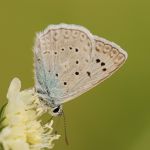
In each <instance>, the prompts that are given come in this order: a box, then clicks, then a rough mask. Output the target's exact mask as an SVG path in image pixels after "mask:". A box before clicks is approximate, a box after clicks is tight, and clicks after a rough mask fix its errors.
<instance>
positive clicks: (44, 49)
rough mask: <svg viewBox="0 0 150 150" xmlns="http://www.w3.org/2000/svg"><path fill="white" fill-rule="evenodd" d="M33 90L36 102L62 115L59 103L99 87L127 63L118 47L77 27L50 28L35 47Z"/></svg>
mask: <svg viewBox="0 0 150 150" xmlns="http://www.w3.org/2000/svg"><path fill="white" fill-rule="evenodd" d="M33 51H34V68H35V69H34V70H35V71H34V72H35V90H36V93H37V94H38V97H39V99H41V100H42V101H43V102H44V103H46V104H47V105H48V106H49V107H50V108H51V110H52V115H53V116H57V115H60V114H61V113H62V104H63V103H65V102H67V101H70V100H72V99H74V98H76V97H78V96H80V95H81V94H83V93H85V92H87V91H89V90H90V89H91V88H93V87H95V86H96V85H98V84H100V83H101V82H102V81H104V80H105V79H107V78H108V77H110V76H111V75H112V74H113V73H114V72H115V71H116V70H118V69H119V68H120V67H121V66H122V65H123V64H124V62H125V61H126V59H127V53H126V52H125V51H124V50H123V49H122V48H121V47H120V46H118V45H117V44H115V43H113V42H110V41H108V40H106V39H104V38H101V37H99V36H95V35H93V34H92V33H91V32H90V31H89V30H88V29H86V28H85V27H82V26H79V25H69V24H58V25H49V26H48V27H47V28H46V29H45V30H44V31H43V32H40V33H37V35H36V40H35V45H34V50H33Z"/></svg>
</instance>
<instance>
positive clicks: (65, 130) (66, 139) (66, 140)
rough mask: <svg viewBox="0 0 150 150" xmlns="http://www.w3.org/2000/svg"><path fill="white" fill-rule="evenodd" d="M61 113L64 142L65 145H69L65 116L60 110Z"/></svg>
mask: <svg viewBox="0 0 150 150" xmlns="http://www.w3.org/2000/svg"><path fill="white" fill-rule="evenodd" d="M62 115H63V118H64V132H65V142H66V144H67V145H69V142H68V137H67V123H66V117H65V113H64V111H62Z"/></svg>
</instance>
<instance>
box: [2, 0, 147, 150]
mask: <svg viewBox="0 0 150 150" xmlns="http://www.w3.org/2000/svg"><path fill="white" fill-rule="evenodd" d="M62 22H63V23H71V24H80V25H83V26H85V27H87V28H88V29H89V30H90V31H91V32H92V33H93V34H97V35H99V36H101V37H105V38H107V39H108V40H110V41H114V42H116V43H117V44H119V45H121V46H122V48H124V49H125V50H126V51H127V52H128V55H129V57H128V60H127V62H126V63H125V65H124V66H123V67H122V68H121V69H120V70H119V71H118V72H117V73H115V75H113V76H112V77H111V78H109V79H108V80H106V81H105V82H103V83H102V84H101V85H99V86H97V87H96V88H94V89H92V90H91V91H89V92H87V93H86V94H83V95H82V96H80V97H78V98H76V99H75V100H74V101H71V102H68V103H66V104H65V105H64V110H65V114H66V119H67V130H68V138H69V141H70V145H69V146H66V144H65V142H64V132H63V119H58V120H61V121H59V122H60V125H59V128H60V129H61V131H60V132H61V134H62V138H61V139H60V140H59V141H57V142H55V148H54V150H60V149H61V150H83V149H86V150H93V149H97V150H149V149H150V44H149V43H150V1H149V0H124V1H123V0H24V1H23V0H12V1H11V0H5V1H3V0H0V103H1V105H2V104H3V103H4V102H5V100H6V93H7V89H8V86H9V83H10V81H11V80H12V78H13V77H16V76H17V77H19V78H20V79H21V80H22V89H25V88H29V87H32V86H33V85H34V80H33V65H32V64H33V54H32V47H33V43H34V38H35V33H36V32H38V31H42V30H43V29H44V28H45V27H47V26H48V25H49V24H58V23H62ZM14 109H15V108H14ZM56 122H57V120H56Z"/></svg>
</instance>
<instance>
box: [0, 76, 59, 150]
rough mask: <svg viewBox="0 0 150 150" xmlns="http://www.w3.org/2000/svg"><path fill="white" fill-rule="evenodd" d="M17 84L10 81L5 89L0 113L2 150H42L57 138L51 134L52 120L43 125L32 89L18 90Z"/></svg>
mask: <svg viewBox="0 0 150 150" xmlns="http://www.w3.org/2000/svg"><path fill="white" fill-rule="evenodd" d="M20 89H21V82H20V80H19V79H18V78H15V79H13V80H12V82H11V84H10V87H9V89H8V94H7V98H8V104H7V106H6V110H5V112H4V116H5V118H6V119H5V120H4V124H5V125H6V127H5V128H3V130H2V131H1V133H0V143H1V145H2V146H3V148H4V150H10V149H11V150H20V149H21V150H42V149H45V148H48V149H51V148H52V147H53V144H52V142H53V140H55V139H58V138H59V137H60V135H56V134H53V133H52V131H53V128H52V125H53V121H51V122H50V123H47V124H45V125H43V124H42V123H41V122H42V120H41V119H39V116H40V115H42V114H43V113H44V112H45V108H44V107H43V106H42V105H41V103H40V101H39V99H38V98H37V96H36V95H35V94H34V92H33V90H32V89H29V90H24V91H20Z"/></svg>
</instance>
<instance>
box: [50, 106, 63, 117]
mask: <svg viewBox="0 0 150 150" xmlns="http://www.w3.org/2000/svg"><path fill="white" fill-rule="evenodd" d="M50 113H51V115H52V116H61V115H62V113H63V109H62V105H58V106H56V107H53V108H51V112H50Z"/></svg>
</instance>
